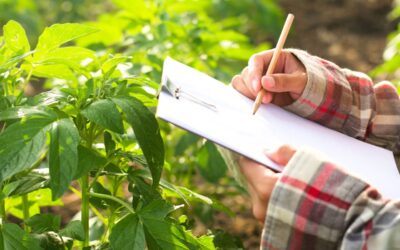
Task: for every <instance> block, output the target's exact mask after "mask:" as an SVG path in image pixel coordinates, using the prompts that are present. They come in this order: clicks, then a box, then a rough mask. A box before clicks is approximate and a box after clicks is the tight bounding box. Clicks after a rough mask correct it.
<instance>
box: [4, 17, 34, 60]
mask: <svg viewBox="0 0 400 250" xmlns="http://www.w3.org/2000/svg"><path fill="white" fill-rule="evenodd" d="M3 31H4V40H5V43H6V46H7V48H8V49H10V50H12V51H13V52H15V53H16V54H18V55H22V54H24V53H27V52H28V51H29V50H30V49H31V47H30V45H29V41H28V38H27V37H26V33H25V30H24V28H23V27H22V26H21V24H19V23H18V22H16V21H13V20H11V21H8V23H7V24H6V25H4V27H3Z"/></svg>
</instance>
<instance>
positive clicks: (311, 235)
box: [261, 151, 400, 250]
mask: <svg viewBox="0 0 400 250" xmlns="http://www.w3.org/2000/svg"><path fill="white" fill-rule="evenodd" d="M399 235H400V203H399V202H397V203H395V202H393V201H389V200H385V199H382V198H381V196H380V195H379V193H378V192H377V191H376V190H375V189H373V188H372V187H370V186H369V185H368V184H367V183H365V182H363V181H362V180H359V179H358V178H356V177H354V176H351V175H348V174H347V173H345V172H343V171H342V170H341V169H340V168H338V167H336V166H334V165H333V164H331V163H329V162H327V161H324V160H322V159H321V158H320V157H319V156H317V154H316V153H310V152H307V151H299V152H297V153H296V154H295V155H294V157H293V158H292V159H291V161H290V162H289V164H288V166H287V167H286V168H285V170H284V171H283V173H282V176H281V177H280V179H279V180H278V182H277V184H276V186H275V188H274V190H273V192H272V194H271V198H270V202H269V205H268V211H267V216H266V220H265V226H264V231H263V235H262V241H261V248H262V249H272V250H274V249H310V250H312V249H324V250H329V249H400V237H399Z"/></svg>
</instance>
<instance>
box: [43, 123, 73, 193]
mask: <svg viewBox="0 0 400 250" xmlns="http://www.w3.org/2000/svg"><path fill="white" fill-rule="evenodd" d="M79 139H80V137H79V132H78V129H77V128H76V127H75V124H74V123H73V122H72V121H71V120H70V119H68V118H64V119H60V120H58V121H56V122H54V123H53V124H52V127H51V130H50V146H49V148H50V149H49V168H50V188H51V190H52V193H53V199H55V198H57V197H60V196H61V195H63V193H64V192H65V190H66V189H67V188H68V186H69V184H70V183H71V181H72V180H73V177H74V176H75V175H76V173H77V171H78V144H79Z"/></svg>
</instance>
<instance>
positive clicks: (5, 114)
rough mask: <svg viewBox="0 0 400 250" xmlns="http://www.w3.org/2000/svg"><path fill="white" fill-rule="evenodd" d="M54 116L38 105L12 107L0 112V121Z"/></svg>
mask: <svg viewBox="0 0 400 250" xmlns="http://www.w3.org/2000/svg"><path fill="white" fill-rule="evenodd" d="M35 116H38V117H53V114H52V113H49V111H48V110H43V109H40V108H37V107H12V108H9V109H6V110H4V111H1V112H0V121H6V120H13V119H20V118H24V117H35Z"/></svg>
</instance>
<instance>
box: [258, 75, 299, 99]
mask: <svg viewBox="0 0 400 250" xmlns="http://www.w3.org/2000/svg"><path fill="white" fill-rule="evenodd" d="M306 83H307V75H306V74H305V73H303V72H295V73H291V74H272V75H268V76H263V77H262V79H261V84H262V86H263V88H264V89H265V90H267V91H270V92H277V93H280V92H291V93H296V94H299V95H301V93H303V90H304V88H305V86H306Z"/></svg>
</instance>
